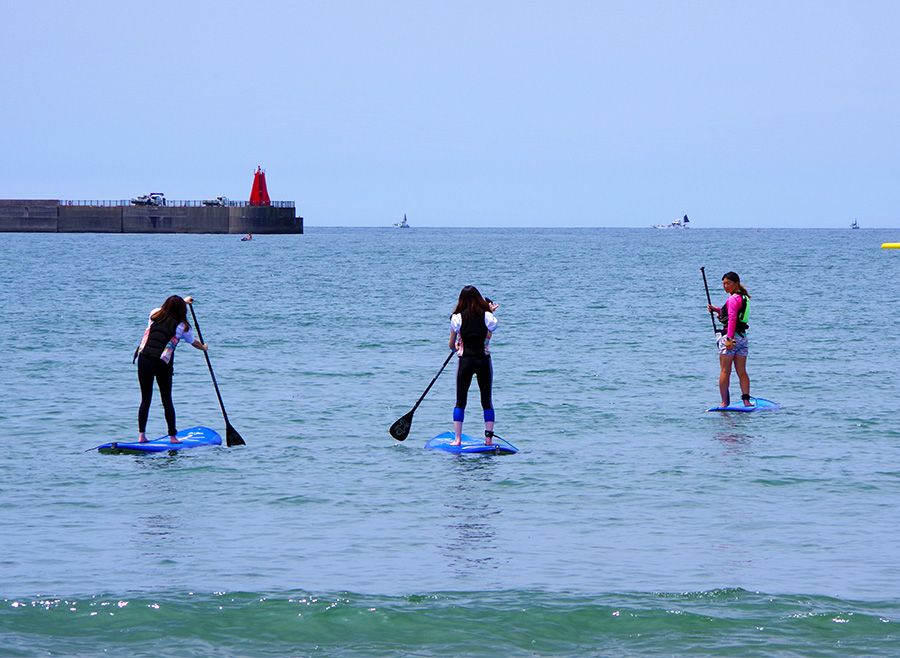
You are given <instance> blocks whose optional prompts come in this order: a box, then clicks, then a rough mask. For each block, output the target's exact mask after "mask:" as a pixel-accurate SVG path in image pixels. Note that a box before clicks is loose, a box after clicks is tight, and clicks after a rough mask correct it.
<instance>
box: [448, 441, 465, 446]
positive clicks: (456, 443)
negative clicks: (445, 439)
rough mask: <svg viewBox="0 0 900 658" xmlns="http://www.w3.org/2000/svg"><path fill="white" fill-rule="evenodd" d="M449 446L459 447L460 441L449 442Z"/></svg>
mask: <svg viewBox="0 0 900 658" xmlns="http://www.w3.org/2000/svg"><path fill="white" fill-rule="evenodd" d="M450 445H452V446H461V445H462V439H456V441H451V442H450Z"/></svg>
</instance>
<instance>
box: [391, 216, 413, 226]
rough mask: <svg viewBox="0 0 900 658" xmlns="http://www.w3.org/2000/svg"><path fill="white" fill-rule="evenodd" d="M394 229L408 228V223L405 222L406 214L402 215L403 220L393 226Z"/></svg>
mask: <svg viewBox="0 0 900 658" xmlns="http://www.w3.org/2000/svg"><path fill="white" fill-rule="evenodd" d="M394 227H395V228H410V226H409V222H407V221H406V213H403V220H402V221H399V222H396V223H395V224H394Z"/></svg>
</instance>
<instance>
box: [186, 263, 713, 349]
mask: <svg viewBox="0 0 900 658" xmlns="http://www.w3.org/2000/svg"><path fill="white" fill-rule="evenodd" d="M700 273H701V274H702V275H703V287H704V288H706V303H707V304H709V305H710V306H712V299H711V298H710V296H709V284H708V283H706V268H705V267H701V268H700ZM709 319H710V321H711V322H712V326H713V333H714V334H715V335H716V336H718V335H719V330H718V329H717V328H716V317H715V316H714V315H713V312H712V310H710V312H709ZM201 340H202V339H201Z"/></svg>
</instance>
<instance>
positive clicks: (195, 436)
mask: <svg viewBox="0 0 900 658" xmlns="http://www.w3.org/2000/svg"><path fill="white" fill-rule="evenodd" d="M175 437H176V438H178V439H180V440H181V443H170V442H169V437H168V436H161V437H159V438H158V439H153V440H152V441H147V442H146V443H139V442H138V441H113V442H111V443H104V444H103V445H99V446H97V447H96V448H95V449H96V450H98V451H99V452H102V453H103V454H107V455H117V454H121V453H126V454H132V455H140V454H146V453H151V452H170V451H173V450H188V449H190V448H204V447H207V446H220V445H222V437H221V436H219V433H218V432H216V431H215V430H213V429H210V428H208V427H191V428H190V429H186V430H181V431H180V432H179V433H178V434H176V435H175Z"/></svg>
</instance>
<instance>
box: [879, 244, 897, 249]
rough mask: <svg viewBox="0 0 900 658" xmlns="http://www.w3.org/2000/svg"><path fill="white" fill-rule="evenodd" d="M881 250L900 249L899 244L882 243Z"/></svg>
mask: <svg viewBox="0 0 900 658" xmlns="http://www.w3.org/2000/svg"><path fill="white" fill-rule="evenodd" d="M881 248H882V249H900V242H882V243H881Z"/></svg>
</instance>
